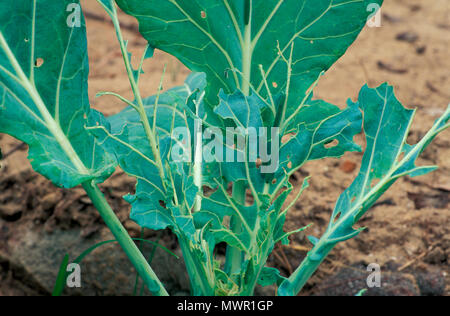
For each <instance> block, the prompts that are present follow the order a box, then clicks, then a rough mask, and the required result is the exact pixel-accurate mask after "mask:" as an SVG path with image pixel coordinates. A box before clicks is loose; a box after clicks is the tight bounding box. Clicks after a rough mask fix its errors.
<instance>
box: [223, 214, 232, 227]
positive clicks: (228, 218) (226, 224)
mask: <svg viewBox="0 0 450 316" xmlns="http://www.w3.org/2000/svg"><path fill="white" fill-rule="evenodd" d="M230 221H231V216H225V217H224V218H223V220H222V225H223V226H224V227H225V228H228V229H230Z"/></svg>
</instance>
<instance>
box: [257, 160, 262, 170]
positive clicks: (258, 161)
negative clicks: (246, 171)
mask: <svg viewBox="0 0 450 316" xmlns="http://www.w3.org/2000/svg"><path fill="white" fill-rule="evenodd" d="M261 165H262V160H261V158H258V159H256V168H257V169H259V168H260V167H261Z"/></svg>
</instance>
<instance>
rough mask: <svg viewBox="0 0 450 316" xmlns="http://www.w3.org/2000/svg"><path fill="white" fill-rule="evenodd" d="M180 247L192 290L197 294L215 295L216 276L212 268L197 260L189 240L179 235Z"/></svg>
mask: <svg viewBox="0 0 450 316" xmlns="http://www.w3.org/2000/svg"><path fill="white" fill-rule="evenodd" d="M178 241H179V243H180V248H181V251H182V253H183V258H184V262H185V264H186V269H187V272H188V274H189V279H190V281H191V291H192V293H193V295H195V296H214V286H215V284H214V276H213V275H212V274H213V271H212V269H208V267H206V266H205V265H204V264H203V263H202V262H199V261H198V260H197V257H196V255H195V253H193V252H192V249H191V247H190V246H189V241H188V240H186V239H184V238H182V237H179V238H178Z"/></svg>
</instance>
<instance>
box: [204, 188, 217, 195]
mask: <svg viewBox="0 0 450 316" xmlns="http://www.w3.org/2000/svg"><path fill="white" fill-rule="evenodd" d="M202 189H203V195H204V196H205V197H210V196H211V195H213V193H214V192H216V191H217V190H218V188H215V189H211V188H210V187H208V186H203V188H202Z"/></svg>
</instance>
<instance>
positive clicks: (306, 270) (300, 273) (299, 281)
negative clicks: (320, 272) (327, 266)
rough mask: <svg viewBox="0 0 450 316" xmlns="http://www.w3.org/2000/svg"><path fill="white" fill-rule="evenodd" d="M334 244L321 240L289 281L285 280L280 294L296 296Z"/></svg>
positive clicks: (279, 291)
mask: <svg viewBox="0 0 450 316" xmlns="http://www.w3.org/2000/svg"><path fill="white" fill-rule="evenodd" d="M334 246H335V245H334V244H332V245H330V244H327V243H326V242H319V243H318V244H317V245H316V246H315V247H314V248H313V250H311V251H310V252H309V253H308V255H307V256H306V258H305V259H304V260H303V262H302V263H301V265H300V266H299V267H298V268H297V269H296V270H295V272H294V273H293V274H292V275H291V276H290V277H289V282H283V283H282V285H281V286H280V288H279V289H278V295H279V296H295V295H297V294H298V293H299V292H300V291H301V290H302V289H303V287H304V286H305V284H306V282H308V280H309V279H310V278H311V276H312V275H313V274H314V272H316V270H317V269H318V268H319V266H320V265H321V264H322V262H323V261H324V260H325V258H326V257H327V256H328V254H329V253H330V252H331V250H332V249H333V248H334Z"/></svg>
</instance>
